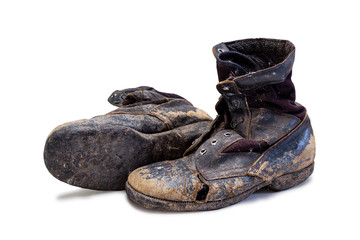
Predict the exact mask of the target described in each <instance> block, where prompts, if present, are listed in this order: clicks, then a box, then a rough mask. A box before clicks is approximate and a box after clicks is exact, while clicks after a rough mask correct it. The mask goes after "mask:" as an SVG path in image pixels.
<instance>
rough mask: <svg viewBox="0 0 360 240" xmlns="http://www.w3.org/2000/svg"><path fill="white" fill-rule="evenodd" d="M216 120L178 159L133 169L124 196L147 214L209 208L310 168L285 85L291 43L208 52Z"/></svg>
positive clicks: (287, 182)
mask: <svg viewBox="0 0 360 240" xmlns="http://www.w3.org/2000/svg"><path fill="white" fill-rule="evenodd" d="M213 51H214V55H215V57H216V60H217V69H218V74H219V80H220V82H219V83H218V85H217V89H218V91H219V92H220V93H221V95H222V96H221V98H220V100H219V102H218V103H217V105H216V110H217V112H218V117H217V118H216V119H215V120H214V121H213V123H212V125H211V126H210V127H209V128H208V130H207V131H206V132H205V133H204V134H203V135H202V136H201V137H200V138H198V139H197V140H196V141H195V143H194V144H193V145H192V146H191V147H190V148H189V149H188V150H187V151H186V155H185V156H184V157H183V158H180V159H178V160H174V161H163V162H158V163H154V164H151V165H148V166H144V167H141V168H138V169H136V170H135V171H133V172H132V173H131V174H130V175H129V178H128V182H127V184H126V190H127V194H128V196H129V198H130V199H131V200H133V201H135V202H136V203H138V204H140V205H143V206H144V207H146V208H152V209H160V210H170V211H196V210H212V209H218V208H222V207H226V206H229V205H232V204H235V203H237V202H239V201H241V200H243V199H245V198H246V197H248V196H249V195H250V194H252V193H253V192H255V191H256V190H258V189H260V188H263V187H267V186H268V187H270V188H271V189H274V190H284V189H287V188H291V187H293V186H295V185H297V184H299V183H301V182H303V181H304V180H305V179H307V178H308V177H309V176H310V175H311V173H312V172H313V169H314V157H315V140H314V135H313V131H312V128H311V124H310V120H309V117H308V115H307V114H306V109H305V108H304V107H303V106H301V105H300V104H298V103H296V102H295V88H294V85H293V83H292V81H291V72H292V65H293V62H294V56H295V47H294V45H293V44H292V43H291V42H289V41H285V40H275V39H246V40H239V41H234V42H228V43H222V44H219V45H217V46H215V47H214V49H213Z"/></svg>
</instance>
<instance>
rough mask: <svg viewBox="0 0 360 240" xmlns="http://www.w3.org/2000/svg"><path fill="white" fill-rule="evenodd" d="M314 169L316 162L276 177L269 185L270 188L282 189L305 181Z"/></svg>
mask: <svg viewBox="0 0 360 240" xmlns="http://www.w3.org/2000/svg"><path fill="white" fill-rule="evenodd" d="M313 171H314V163H312V164H311V165H309V166H308V167H306V168H303V169H301V170H299V171H297V172H293V173H288V174H285V175H283V176H281V177H278V178H276V179H274V180H273V181H272V183H271V185H270V186H269V187H270V189H272V190H275V191H281V190H286V189H289V188H292V187H294V186H296V185H298V184H300V183H302V182H303V181H305V180H306V179H307V178H308V177H309V176H310V175H311V174H312V172H313Z"/></svg>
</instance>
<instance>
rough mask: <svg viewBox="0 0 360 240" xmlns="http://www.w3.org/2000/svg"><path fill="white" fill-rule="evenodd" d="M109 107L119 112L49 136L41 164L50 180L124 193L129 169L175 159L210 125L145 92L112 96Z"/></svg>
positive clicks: (196, 112)
mask: <svg viewBox="0 0 360 240" xmlns="http://www.w3.org/2000/svg"><path fill="white" fill-rule="evenodd" d="M109 102H110V103H112V104H113V105H115V106H118V107H119V108H118V109H116V110H115V111H112V112H110V113H108V114H106V115H102V116H97V117H94V118H91V119H85V120H79V121H74V122H69V123H65V124H63V125H60V126H59V127H57V128H55V129H54V130H53V131H52V132H51V133H50V135H49V137H48V138H47V140H46V144H45V150H44V159H45V164H46V167H47V168H48V170H49V172H50V173H51V174H52V175H53V176H54V177H56V178H57V179H59V180H61V181H63V182H66V183H68V184H71V185H74V186H78V187H82V188H90V189H99V190H121V189H124V187H125V181H126V179H127V176H128V174H129V173H130V172H131V171H132V170H134V169H135V168H138V167H140V166H143V165H146V164H150V163H153V162H156V161H162V160H166V159H176V158H179V157H181V156H182V155H183V153H184V151H185V150H186V149H187V148H188V147H189V146H190V145H191V143H192V141H193V140H194V139H196V138H197V137H199V136H200V135H201V134H202V133H203V132H204V131H205V130H206V129H207V128H208V126H209V125H210V123H211V120H212V119H211V118H210V117H209V115H208V114H207V113H205V112H204V111H202V110H200V109H198V108H195V107H194V106H193V105H192V104H191V103H190V102H188V101H187V100H186V99H184V98H182V97H180V96H178V95H176V94H169V93H163V92H158V91H156V90H155V89H153V88H150V87H139V88H132V89H126V90H122V91H115V92H114V93H113V94H112V95H111V96H110V97H109Z"/></svg>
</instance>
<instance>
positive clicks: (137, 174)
mask: <svg viewBox="0 0 360 240" xmlns="http://www.w3.org/2000/svg"><path fill="white" fill-rule="evenodd" d="M187 163H188V162H187V158H182V159H179V160H175V161H164V162H157V163H154V164H151V165H147V166H144V167H141V168H138V169H136V170H134V171H133V172H132V173H131V174H130V175H129V177H128V183H129V185H130V186H131V187H132V188H133V189H134V190H136V191H137V192H139V193H141V194H145V195H147V196H150V197H155V198H159V199H164V200H170V201H195V200H196V197H197V194H198V192H199V191H200V190H201V189H202V188H203V183H202V182H201V181H200V180H199V178H198V175H197V173H196V172H194V171H192V170H191V169H190V168H189V166H188V164H187Z"/></svg>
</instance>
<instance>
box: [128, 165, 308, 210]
mask: <svg viewBox="0 0 360 240" xmlns="http://www.w3.org/2000/svg"><path fill="white" fill-rule="evenodd" d="M313 171H314V163H312V164H311V165H309V166H308V167H306V168H304V169H301V170H299V171H297V172H293V173H288V174H285V175H282V176H280V177H278V178H276V179H275V180H273V181H272V182H271V183H270V184H269V183H267V182H263V183H261V184H259V185H257V186H254V187H253V188H251V189H249V190H248V191H246V192H243V193H242V194H239V195H236V196H234V197H231V198H227V199H224V200H221V201H211V202H197V201H188V202H185V201H184V202H180V201H170V200H165V199H160V198H156V197H152V196H148V195H145V194H143V193H140V192H138V191H136V190H135V189H134V188H133V187H132V186H130V184H129V183H128V182H126V185H125V189H126V193H127V195H128V197H129V198H130V200H132V201H133V202H135V203H137V204H139V205H141V206H143V207H145V208H147V209H153V210H160V211H176V212H190V211H207V210H216V209H219V208H223V207H227V206H230V205H233V204H236V203H238V202H240V201H242V200H244V199H246V198H247V197H248V196H250V195H251V194H252V193H254V192H256V191H257V190H259V189H261V188H263V187H269V188H270V189H271V190H274V191H281V190H286V189H289V188H291V187H294V186H296V185H298V184H300V183H302V182H304V181H305V180H306V179H307V178H308V177H309V176H310V175H311V174H312V172H313Z"/></svg>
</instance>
